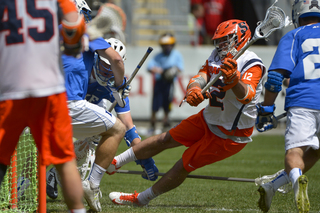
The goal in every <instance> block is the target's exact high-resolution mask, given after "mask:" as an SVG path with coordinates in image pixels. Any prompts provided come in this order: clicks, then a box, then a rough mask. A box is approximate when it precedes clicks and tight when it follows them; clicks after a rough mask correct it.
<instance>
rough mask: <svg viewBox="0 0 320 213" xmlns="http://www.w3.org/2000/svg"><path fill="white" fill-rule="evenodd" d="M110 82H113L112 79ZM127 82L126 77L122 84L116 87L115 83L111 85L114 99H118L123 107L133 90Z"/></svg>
mask: <svg viewBox="0 0 320 213" xmlns="http://www.w3.org/2000/svg"><path fill="white" fill-rule="evenodd" d="M109 82H111V80H109ZM126 83H127V78H124V79H123V82H122V84H121V85H120V86H118V87H114V84H113V85H110V86H109V87H110V89H111V91H112V95H113V97H114V99H116V101H117V103H118V105H119V106H120V107H122V108H123V107H125V105H126V101H125V100H124V99H125V98H126V97H128V95H129V93H130V90H131V86H130V85H127V84H126Z"/></svg>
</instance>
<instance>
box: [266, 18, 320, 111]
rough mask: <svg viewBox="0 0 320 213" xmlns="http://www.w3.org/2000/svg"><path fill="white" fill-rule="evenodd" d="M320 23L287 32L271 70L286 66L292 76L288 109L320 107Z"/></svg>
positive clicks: (287, 100)
mask: <svg viewBox="0 0 320 213" xmlns="http://www.w3.org/2000/svg"><path fill="white" fill-rule="evenodd" d="M319 48H320V23H318V24H313V25H308V26H302V27H299V28H297V29H294V30H292V31H290V32H288V33H287V34H286V35H284V36H283V37H282V38H281V40H280V43H279V45H278V48H277V51H276V53H275V55H274V57H273V60H272V63H271V65H270V68H269V71H271V70H277V69H284V70H286V71H287V73H286V76H285V77H289V78H290V84H289V87H288V89H287V90H286V100H285V110H287V109H288V108H289V107H305V108H310V109H317V110H320V98H319V94H318V91H320V55H319V54H320V52H319V50H320V49H319Z"/></svg>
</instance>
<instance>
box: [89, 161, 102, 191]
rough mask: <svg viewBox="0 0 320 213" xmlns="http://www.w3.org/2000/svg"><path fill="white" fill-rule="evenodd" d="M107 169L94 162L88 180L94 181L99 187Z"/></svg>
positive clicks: (95, 185)
mask: <svg viewBox="0 0 320 213" xmlns="http://www.w3.org/2000/svg"><path fill="white" fill-rule="evenodd" d="M106 171H107V170H106V169H104V168H102V167H101V166H99V165H98V164H95V163H94V164H93V166H92V168H91V172H90V175H89V178H88V180H89V181H90V182H92V183H93V185H94V187H98V186H100V182H101V179H102V177H103V175H104V173H105V172H106Z"/></svg>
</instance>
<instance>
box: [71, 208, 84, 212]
mask: <svg viewBox="0 0 320 213" xmlns="http://www.w3.org/2000/svg"><path fill="white" fill-rule="evenodd" d="M86 212H87V211H86V209H85V208H83V209H71V210H68V213H86Z"/></svg>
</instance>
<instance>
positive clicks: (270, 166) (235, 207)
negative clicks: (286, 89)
mask: <svg viewBox="0 0 320 213" xmlns="http://www.w3.org/2000/svg"><path fill="white" fill-rule="evenodd" d="M126 149H127V147H126V145H125V142H124V141H123V142H122V143H121V145H120V147H119V150H118V153H121V152H122V151H124V150H126ZM184 150H185V147H178V148H173V149H170V150H165V151H164V152H162V153H160V154H159V155H157V156H155V157H154V158H153V159H154V160H155V162H156V165H157V167H158V169H159V172H166V171H168V170H169V169H170V168H171V167H172V166H173V165H174V163H175V162H176V161H177V160H178V159H180V158H181V156H182V153H183V151H184ZM283 167H284V137H283V136H271V135H263V133H261V134H259V135H258V136H255V137H253V142H252V143H249V144H248V145H247V146H246V147H245V148H244V149H243V150H242V151H240V152H239V153H238V154H236V155H234V156H232V157H230V158H228V159H225V160H223V161H221V162H217V163H214V164H212V165H208V166H205V167H203V168H200V169H198V170H196V171H194V172H192V173H191V174H197V175H210V176H221V177H237V178H251V179H255V178H256V177H259V176H260V175H261V176H263V175H267V174H268V175H270V174H273V173H275V172H277V171H278V170H280V169H282V168H283ZM121 169H124V170H139V171H141V167H140V166H138V165H136V164H135V163H134V162H132V163H129V164H127V165H125V166H123V167H122V168H121ZM319 170H320V166H319V164H316V165H315V166H314V167H313V168H312V169H311V170H310V171H309V172H308V173H306V175H307V176H308V178H309V188H308V193H309V199H310V203H311V210H310V212H318V211H319V210H320V203H319V202H318V201H319V199H320V193H319V192H320V184H319V183H320V174H319V172H318V171H319ZM159 178H160V177H159ZM153 183H154V182H151V181H147V180H145V179H143V178H141V176H140V175H132V174H131V175H129V174H114V175H111V176H109V175H107V174H106V175H105V176H104V177H103V179H102V182H101V186H100V187H101V191H102V194H103V197H102V198H101V199H100V202H101V205H102V212H111V213H116V212H117V213H118V212H224V213H225V212H261V211H260V210H259V208H258V206H257V201H258V199H259V194H258V192H257V189H258V187H257V186H255V184H254V183H246V182H235V181H223V180H202V179H190V178H189V179H187V180H186V181H185V182H184V183H182V185H180V186H179V187H177V188H176V189H174V190H172V191H170V192H168V193H165V194H163V195H161V196H159V197H157V198H156V199H154V200H152V201H151V202H150V203H149V205H148V207H142V208H137V207H130V206H119V205H115V204H113V203H112V202H111V201H110V200H109V197H108V195H109V193H110V192H112V191H122V192H128V193H131V192H134V190H136V191H137V192H141V191H143V190H145V189H147V188H148V187H150V186H152V185H153ZM84 202H85V201H84ZM85 204H86V203H85ZM87 209H89V207H88V206H87ZM47 212H66V206H65V204H64V203H63V198H62V193H61V189H60V188H59V196H58V198H57V199H56V200H51V199H50V198H47ZM269 212H290V213H291V212H296V209H295V203H294V193H293V190H292V191H290V192H289V193H288V194H281V193H278V192H277V193H276V195H275V196H274V199H273V202H272V206H271V208H270V210H269Z"/></svg>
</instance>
